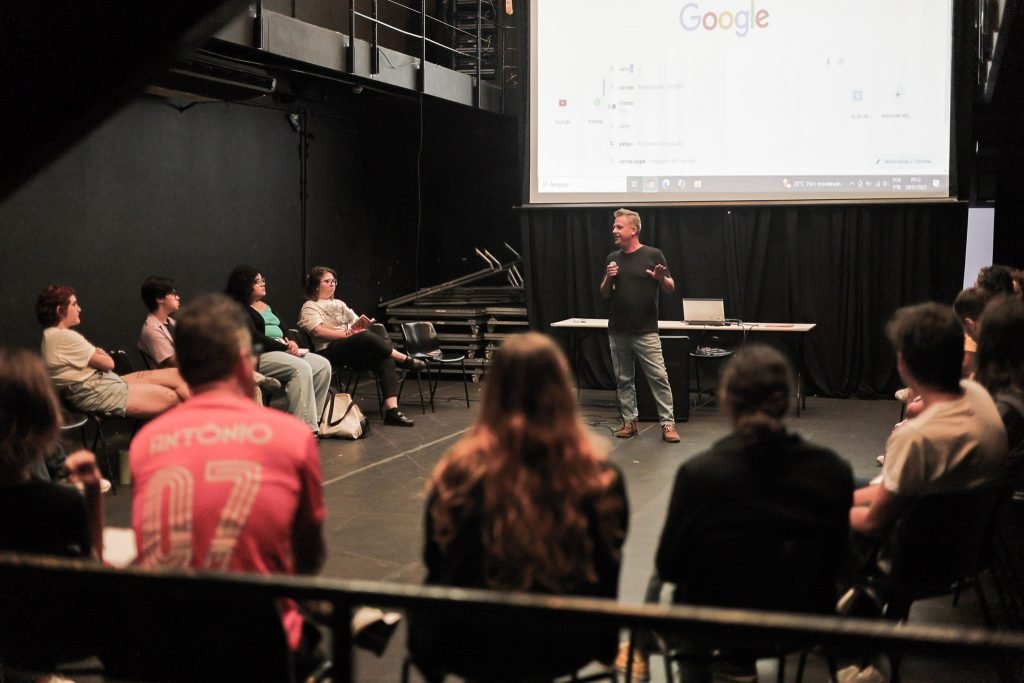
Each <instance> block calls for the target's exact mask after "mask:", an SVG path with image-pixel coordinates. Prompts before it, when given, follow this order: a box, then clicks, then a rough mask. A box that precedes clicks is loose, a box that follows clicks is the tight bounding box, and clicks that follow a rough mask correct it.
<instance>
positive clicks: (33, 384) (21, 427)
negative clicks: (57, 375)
mask: <svg viewBox="0 0 1024 683" xmlns="http://www.w3.org/2000/svg"><path fill="white" fill-rule="evenodd" d="M60 426H61V411H60V404H59V403H58V401H57V392H56V391H55V390H54V388H53V384H51V382H50V378H49V376H48V375H47V374H46V366H45V365H44V364H43V361H42V359H40V358H39V357H38V356H36V355H35V354H33V353H30V352H28V351H25V350H21V349H17V350H13V349H2V348H0V478H4V479H9V478H11V477H12V476H15V475H17V474H18V473H19V472H21V470H22V469H23V468H25V467H27V466H29V465H31V464H32V462H34V461H35V460H36V459H37V458H41V457H43V456H44V455H46V454H47V453H48V452H49V451H50V450H51V449H52V448H53V446H54V444H56V443H57V437H58V435H59V433H60Z"/></svg>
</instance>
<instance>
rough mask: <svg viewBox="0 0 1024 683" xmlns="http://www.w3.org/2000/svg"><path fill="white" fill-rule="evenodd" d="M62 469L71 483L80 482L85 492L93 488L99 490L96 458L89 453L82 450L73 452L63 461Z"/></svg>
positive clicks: (98, 472)
mask: <svg viewBox="0 0 1024 683" xmlns="http://www.w3.org/2000/svg"><path fill="white" fill-rule="evenodd" d="M64 467H66V468H67V470H68V479H70V480H71V482H72V483H75V482H81V483H82V486H84V487H85V488H86V490H89V489H91V488H93V487H95V488H96V490H99V487H100V470H99V468H98V467H97V466H96V456H95V455H93V454H92V453H91V452H89V451H87V450H84V449H82V450H77V451H75V452H74V453H72V454H71V455H69V456H68V459H67V460H65V461H64Z"/></svg>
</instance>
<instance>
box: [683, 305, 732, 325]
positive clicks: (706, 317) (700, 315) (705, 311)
mask: <svg viewBox="0 0 1024 683" xmlns="http://www.w3.org/2000/svg"><path fill="white" fill-rule="evenodd" d="M683 322H686V323H694V324H699V323H718V324H722V323H723V322H725V302H724V301H723V300H722V299H683Z"/></svg>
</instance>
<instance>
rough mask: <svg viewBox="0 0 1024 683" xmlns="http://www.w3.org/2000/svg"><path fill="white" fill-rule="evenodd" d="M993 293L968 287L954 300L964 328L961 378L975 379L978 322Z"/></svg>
mask: <svg viewBox="0 0 1024 683" xmlns="http://www.w3.org/2000/svg"><path fill="white" fill-rule="evenodd" d="M992 296H993V295H992V293H991V292H989V291H988V290H985V289H982V288H980V287H968V288H967V289H965V290H963V291H962V292H960V293H959V294H957V295H956V299H954V300H953V312H954V313H956V317H957V318H959V319H960V322H961V324H963V326H964V359H963V365H962V370H961V372H960V375H961V377H966V378H967V379H973V378H974V365H975V362H974V357H975V354H977V352H978V320H979V319H980V318H981V313H982V311H984V310H985V305H986V304H988V302H989V301H990V300H991V299H992Z"/></svg>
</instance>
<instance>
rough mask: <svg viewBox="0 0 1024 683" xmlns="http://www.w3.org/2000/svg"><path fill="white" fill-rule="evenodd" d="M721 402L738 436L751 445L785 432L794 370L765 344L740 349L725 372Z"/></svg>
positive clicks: (723, 373)
mask: <svg viewBox="0 0 1024 683" xmlns="http://www.w3.org/2000/svg"><path fill="white" fill-rule="evenodd" d="M718 393H719V399H720V400H721V401H722V408H723V410H724V411H725V412H726V413H727V414H728V415H729V416H730V417H731V418H732V420H733V424H734V425H735V428H736V432H737V433H738V434H739V435H740V437H741V438H742V439H743V440H744V441H747V442H748V443H753V442H756V441H758V440H760V439H761V438H763V437H764V436H767V435H768V434H772V433H777V432H781V431H783V430H784V429H785V426H784V425H783V423H782V418H783V416H784V415H785V414H786V411H787V410H789V397H790V396H791V395H792V393H793V370H792V368H790V366H789V361H787V360H786V357H785V356H783V355H782V354H781V353H779V352H778V351H776V350H775V349H773V348H771V347H770V346H764V345H762V344H748V345H746V346H743V347H741V348H740V350H739V351H737V352H736V353H735V354H734V355H733V357H732V358H730V359H729V362H728V363H726V365H725V367H724V368H723V369H722V377H721V379H720V380H719V389H718Z"/></svg>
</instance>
